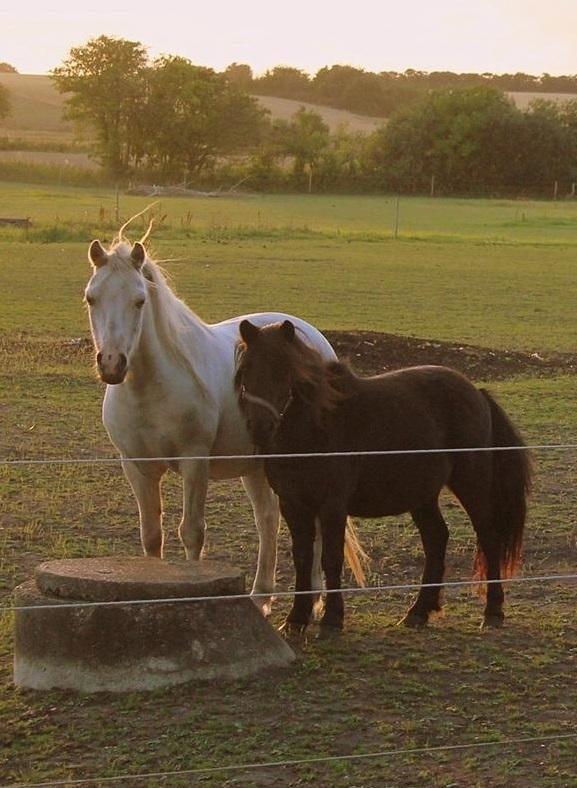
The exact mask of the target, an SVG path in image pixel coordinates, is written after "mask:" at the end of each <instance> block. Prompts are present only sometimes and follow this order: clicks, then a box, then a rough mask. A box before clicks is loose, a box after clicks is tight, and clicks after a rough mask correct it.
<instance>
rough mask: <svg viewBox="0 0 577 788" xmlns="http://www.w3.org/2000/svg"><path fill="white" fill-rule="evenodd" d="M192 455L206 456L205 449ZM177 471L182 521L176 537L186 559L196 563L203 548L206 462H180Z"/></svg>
mask: <svg viewBox="0 0 577 788" xmlns="http://www.w3.org/2000/svg"><path fill="white" fill-rule="evenodd" d="M190 454H191V455H193V456H194V454H199V455H202V454H208V450H206V449H198V448H197V449H195V451H191V452H190ZM179 470H180V473H181V475H182V520H181V521H180V526H179V528H178V535H179V537H180V541H181V542H182V545H183V547H184V551H185V553H186V557H187V558H188V559H189V560H193V561H197V560H198V559H199V558H200V554H201V553H202V548H203V546H204V533H205V530H206V525H205V522H204V506H205V502H206V493H207V490H208V471H209V467H208V462H207V461H206V460H181V461H180V462H179Z"/></svg>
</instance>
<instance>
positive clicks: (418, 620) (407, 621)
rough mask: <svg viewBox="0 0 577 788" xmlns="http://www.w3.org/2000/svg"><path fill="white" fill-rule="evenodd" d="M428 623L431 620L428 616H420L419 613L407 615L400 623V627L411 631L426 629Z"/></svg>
mask: <svg viewBox="0 0 577 788" xmlns="http://www.w3.org/2000/svg"><path fill="white" fill-rule="evenodd" d="M428 623H429V620H428V618H427V617H426V616H420V615H419V614H418V613H407V615H406V616H404V618H402V619H401V620H400V621H399V626H401V627H408V628H409V629H424V628H425V627H426V626H427V624H428Z"/></svg>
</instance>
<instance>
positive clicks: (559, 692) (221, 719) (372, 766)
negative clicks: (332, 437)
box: [0, 184, 577, 788]
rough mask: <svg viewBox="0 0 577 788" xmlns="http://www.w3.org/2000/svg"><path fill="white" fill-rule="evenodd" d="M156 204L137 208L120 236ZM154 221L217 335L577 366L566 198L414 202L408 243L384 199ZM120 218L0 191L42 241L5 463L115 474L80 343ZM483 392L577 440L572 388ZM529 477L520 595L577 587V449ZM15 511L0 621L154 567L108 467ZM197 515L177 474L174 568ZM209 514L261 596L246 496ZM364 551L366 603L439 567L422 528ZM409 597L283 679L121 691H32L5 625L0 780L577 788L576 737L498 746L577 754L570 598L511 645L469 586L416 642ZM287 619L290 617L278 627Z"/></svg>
mask: <svg viewBox="0 0 577 788" xmlns="http://www.w3.org/2000/svg"><path fill="white" fill-rule="evenodd" d="M145 204H146V201H145V200H143V199H140V198H128V197H125V196H121V197H120V204H119V213H120V216H121V218H126V217H127V216H129V215H130V214H132V213H134V212H135V211H137V210H139V209H140V208H142V207H143V206H144V205H145ZM154 210H155V213H156V214H157V216H158V219H159V224H158V229H157V231H156V232H155V234H154V240H153V244H152V245H153V249H154V251H155V254H156V257H157V258H159V259H163V260H166V262H165V263H164V266H165V268H166V269H167V270H168V272H169V273H170V275H171V277H172V282H173V285H174V287H175V289H176V290H177V292H178V293H179V294H180V295H182V296H183V297H184V298H185V299H186V300H187V302H188V303H189V304H190V305H191V306H192V307H193V308H194V309H195V310H196V311H197V312H198V313H199V314H200V315H201V316H202V317H203V318H204V319H206V320H208V321H216V320H220V319H223V318H225V317H228V316H230V315H232V314H238V313H241V312H250V311H253V310H258V309H265V308H275V309H283V310H287V311H290V312H294V313H298V314H299V315H302V316H303V317H305V318H308V319H310V320H311V321H313V322H314V323H315V324H316V325H318V326H319V327H320V328H321V329H327V330H328V329H331V330H335V329H339V330H359V329H360V330H371V331H381V332H389V333H393V334H399V335H406V336H418V337H423V338H426V339H429V340H434V341H439V342H441V341H452V342H463V343H465V342H466V343H473V344H477V345H482V346H485V347H489V348H491V349H493V351H494V352H495V353H497V354H501V355H503V356H506V354H507V351H512V350H525V351H529V352H531V353H546V352H551V351H559V352H561V351H563V352H575V351H576V349H577V321H575V301H576V295H577V288H576V286H575V281H576V277H575V260H576V257H577V234H576V233H575V227H576V226H577V225H576V223H575V222H576V220H577V206H574V204H573V203H570V202H559V203H556V204H554V203H525V202H504V201H503V202H483V201H458V200H443V201H441V200H439V201H437V200H434V201H431V200H418V199H416V200H408V199H407V200H403V201H402V202H401V205H400V224H399V235H398V238H397V239H395V238H393V226H394V212H395V205H394V201H393V200H390V199H386V198H366V197H362V198H345V197H342V198H341V197H339V198H332V197H327V198H305V197H267V198H260V197H247V198H243V199H234V200H233V199H224V198H222V199H213V200H194V201H183V200H176V199H174V200H163V202H162V203H161V204H160V205H158V206H156V208H155V209H154ZM115 214H116V206H115V199H114V195H113V194H111V193H110V192H104V191H102V192H95V191H83V190H74V189H55V188H48V187H46V188H39V187H29V186H22V185H12V184H2V185H0V216H10V215H14V216H16V215H24V216H31V217H32V220H33V226H32V228H31V229H30V230H29V231H28V232H25V231H23V230H14V229H8V228H0V391H1V394H0V458H4V459H7V458H12V459H18V458H20V459H22V458H34V457H36V458H39V457H43V458H54V459H55V458H59V457H84V458H86V457H99V456H101V457H104V456H113V455H114V452H113V449H112V448H111V447H110V445H109V443H108V441H107V438H106V436H105V434H104V431H103V428H102V426H101V424H100V403H101V398H102V393H103V389H102V386H101V384H99V383H98V382H97V381H96V379H95V377H94V374H93V371H92V359H91V353H90V349H89V348H88V347H87V346H86V343H85V342H84V341H83V340H85V339H86V338H87V337H88V331H87V324H86V316H85V314H84V310H83V306H82V303H81V297H82V290H83V286H84V283H85V282H86V280H87V277H88V273H89V269H88V264H87V262H86V250H87V244H88V242H89V240H90V239H91V238H92V237H101V238H102V239H103V240H110V238H111V237H112V235H113V234H114V231H115V229H116V217H115ZM140 227H142V225H140ZM138 229H139V228H137V229H135V230H134V231H133V233H134V235H133V237H134V238H137V237H138V231H137V230H138ZM406 363H407V364H410V363H411V358H407V359H406ZM480 382H481V381H480ZM482 382H483V383H485V384H488V385H489V386H490V387H491V389H492V390H493V391H494V392H495V393H496V395H497V396H498V398H499V399H500V401H501V403H502V404H503V405H504V407H505V408H506V410H507V411H508V412H509V413H510V414H511V416H512V417H513V418H514V420H515V421H516V422H517V424H518V425H519V426H520V427H521V429H522V431H523V433H524V435H525V437H526V439H527V441H528V442H529V443H532V444H549V443H577V414H576V409H575V407H574V405H575V384H576V382H577V381H576V380H575V378H574V377H573V376H572V375H563V376H559V375H556V376H552V375H551V374H549V375H545V374H541V375H540V376H539V377H537V376H536V375H530V374H526V375H523V376H517V377H514V378H509V379H505V380H499V381H490V380H489V381H482ZM535 464H536V482H535V491H534V494H533V498H532V503H531V513H530V519H529V523H528V528H527V541H526V557H525V566H524V570H523V571H524V574H525V575H527V576H532V575H549V574H561V573H572V572H574V571H575V556H576V549H577V544H576V538H577V517H576V514H575V512H576V511H577V506H576V504H577V500H576V498H577V496H576V494H575V489H574V487H575V472H576V468H577V451H575V450H566V451H560V450H557V451H538V452H535ZM103 493H104V494H103ZM0 498H1V501H2V503H1V507H0V593H1V598H2V600H3V604H4V605H7V604H9V602H10V594H11V590H12V588H13V587H14V586H15V585H16V584H17V583H19V582H21V581H22V580H24V579H25V578H27V577H28V576H29V574H30V572H31V571H32V569H33V567H34V565H35V564H36V563H38V562H39V561H41V560H45V559H48V558H56V557H76V556H88V555H103V554H112V555H126V554H128V555H133V554H137V553H138V552H139V550H140V547H139V538H138V528H137V516H136V506H135V503H134V501H133V499H132V497H131V494H130V491H129V489H128V485H127V483H126V482H125V480H124V478H123V476H122V474H121V472H120V470H119V469H118V468H117V467H115V466H112V467H111V466H98V465H91V466H82V467H80V468H76V467H73V466H63V465H54V466H40V467H30V466H22V467H20V466H19V467H13V466H9V465H5V464H4V465H0ZM444 504H445V506H444V509H445V513H446V516H447V519H448V522H449V526H450V530H451V541H450V543H449V561H448V579H451V580H457V579H466V578H468V577H469V575H470V565H471V558H472V553H473V548H474V542H473V538H472V533H471V528H470V526H469V524H468V522H467V521H466V520H465V518H464V516H463V515H462V513H461V511H460V509H459V508H458V507H457V506H456V504H455V503H454V502H453V501H452V500H451V499H449V498H447V499H446V500H445V501H444ZM179 507H180V490H179V487H178V483H177V479H176V478H175V477H170V478H169V480H168V482H167V484H166V490H165V509H166V530H167V534H168V555H169V556H172V557H176V556H179V555H180V551H179V547H178V544H177V538H176V525H177V522H178V519H179V516H180V512H179ZM207 519H208V524H209V531H208V548H207V552H208V557H210V558H215V559H226V560H228V561H230V562H232V563H234V564H237V565H239V566H242V567H243V569H245V571H246V572H247V578H248V580H249V581H250V579H251V576H252V572H253V571H254V565H255V558H256V533H255V529H254V526H253V525H252V522H251V515H250V510H249V506H248V503H247V501H246V499H245V498H244V497H243V495H242V492H241V489H240V485H239V484H237V483H236V482H221V483H218V484H213V485H212V486H211V491H210V495H209V505H208V512H207ZM359 530H360V534H361V536H362V539H363V543H364V545H365V547H366V549H367V550H368V552H369V553H370V554H371V556H372V559H373V560H372V564H371V575H370V582H371V583H372V584H395V583H411V582H415V581H416V580H418V578H419V576H420V571H421V549H420V546H419V543H418V537H417V534H416V533H415V531H414V529H413V527H412V526H411V525H410V523H409V520H408V519H407V518H406V517H400V518H389V519H387V520H386V521H378V520H375V521H370V522H369V521H367V522H364V523H362V524H361V525H360V528H359ZM279 561H280V567H279V576H278V585H279V588H290V587H291V583H292V569H291V562H290V555H289V544H288V540H287V536H286V532H285V531H284V530H283V534H282V540H281V548H280V555H279ZM410 598H411V594H410V593H408V592H406V591H398V592H388V593H380V594H370V595H367V596H362V597H360V596H359V597H355V598H354V599H350V600H349V601H348V619H347V628H346V631H345V633H344V634H343V636H342V637H341V638H340V640H339V641H338V642H335V643H330V644H326V643H320V642H317V641H315V640H314V638H313V637H311V638H310V639H309V640H307V641H304V642H302V643H300V644H299V645H298V660H297V662H296V664H295V665H294V666H293V667H291V668H290V669H289V670H287V671H284V672H273V673H270V674H267V675H264V676H263V677H261V678H259V679H252V680H247V681H242V682H236V683H231V684H218V683H207V684H198V685H186V686H184V687H179V688H176V689H174V690H163V691H157V692H153V693H150V694H145V695H142V694H131V695H123V696H114V695H109V694H101V695H95V696H77V695H74V694H72V693H68V692H49V693H33V692H30V691H22V690H15V689H14V687H13V686H12V684H11V671H12V664H11V659H12V618H11V614H10V613H4V614H3V616H2V618H1V620H0V741H1V742H2V745H3V746H2V748H1V750H0V776H1V779H0V782H1V783H2V784H13V783H17V782H19V783H24V784H33V783H38V782H43V781H57V780H71V781H73V780H74V779H78V780H80V779H91V780H93V783H92V784H94V785H99V784H104V783H103V782H102V781H103V780H104V779H106V778H111V777H114V776H118V775H125V776H127V775H128V776H129V775H132V777H131V778H130V779H128V778H127V779H125V780H124V781H122V782H118V784H119V785H121V784H128V785H135V786H140V785H155V784H163V785H170V786H179V785H191V784H194V785H210V786H221V785H242V786H273V785H274V786H296V785H315V786H321V787H323V788H324V787H325V786H326V788H328V787H329V786H335V785H339V786H341V785H342V786H358V787H359V788H360V787H361V786H375V788H376V786H383V785H394V786H397V785H399V786H405V785H411V786H432V785H433V786H449V785H453V786H487V785H491V786H526V785H529V784H531V785H535V784H539V785H544V786H561V785H563V786H565V785H574V784H577V752H576V748H575V740H573V739H566V740H558V741H554V742H546V741H545V742H542V743H534V742H528V743H525V744H506V742H507V741H508V740H515V739H519V738H528V737H529V738H530V737H537V738H545V737H548V736H555V735H557V734H573V733H574V734H575V735H576V737H577V728H576V727H575V720H574V712H573V700H572V698H573V697H574V695H575V691H576V689H577V687H576V680H575V669H576V667H577V666H576V657H577V627H576V621H575V604H576V601H577V593H576V588H575V584H574V583H569V582H564V583H561V582H548V583H539V584H536V583H527V584H518V585H513V586H511V587H510V588H509V590H508V605H507V612H508V621H507V626H506V627H505V628H504V629H503V630H500V631H491V632H480V631H479V629H478V625H479V623H480V620H481V612H482V606H481V603H480V602H479V600H478V599H477V598H476V597H474V596H472V595H471V594H470V592H469V591H468V590H467V589H458V590H457V589H452V590H448V591H447V593H446V603H447V604H446V614H445V615H444V616H443V617H440V618H439V619H438V620H436V621H435V622H434V623H432V624H431V626H430V627H429V628H428V629H427V630H426V631H424V632H413V631H408V630H405V629H402V628H399V627H397V626H396V622H397V621H398V620H399V619H400V618H401V616H402V614H403V611H404V610H405V609H406V607H407V606H408V605H409V603H410ZM285 612H286V603H285V602H281V601H280V600H279V601H278V603H277V605H276V607H275V610H274V612H273V623H274V624H276V625H278V624H280V622H281V621H282V617H283V614H284V613H285ZM491 743H493V744H492V746H486V747H485V746H483V747H475V746H470V747H468V748H467V747H465V748H464V749H445V750H438V751H435V750H431V751H430V752H428V753H423V752H412V753H411V752H408V753H407V752H401V751H406V750H413V751H416V750H421V749H422V748H436V747H454V746H461V745H481V744H483V745H485V744H491ZM499 743H500V744H499ZM378 751H393V752H396V753H397V754H391V755H388V756H383V757H381V758H377V757H371V758H366V759H359V760H357V761H338V760H337V761H330V762H327V763H316V764H315V763H312V764H308V765H301V766H285V767H267V768H265V767H263V768H254V769H250V770H247V771H234V770H230V771H222V772H205V773H203V774H194V775H188V776H181V777H178V776H171V777H165V778H162V780H161V779H160V778H151V779H146V778H143V777H140V778H139V777H138V776H137V775H139V774H144V773H150V772H165V771H172V770H187V769H188V770H192V769H211V768H214V767H227V766H232V765H235V764H247V763H262V762H270V761H285V760H293V759H307V758H318V757H322V756H335V755H362V754H366V753H374V752H378ZM135 775H136V776H135ZM114 784H116V782H115V783H114Z"/></svg>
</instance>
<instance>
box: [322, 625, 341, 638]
mask: <svg viewBox="0 0 577 788" xmlns="http://www.w3.org/2000/svg"><path fill="white" fill-rule="evenodd" d="M342 632H343V628H342V627H339V626H336V627H335V626H331V625H330V624H321V625H320V627H319V631H318V633H317V636H316V639H317V640H335V639H336V638H338V637H339V636H340V635H342Z"/></svg>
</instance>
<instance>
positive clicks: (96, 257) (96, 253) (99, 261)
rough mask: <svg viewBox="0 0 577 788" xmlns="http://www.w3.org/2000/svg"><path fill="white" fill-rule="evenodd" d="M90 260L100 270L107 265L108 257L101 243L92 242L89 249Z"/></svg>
mask: <svg viewBox="0 0 577 788" xmlns="http://www.w3.org/2000/svg"><path fill="white" fill-rule="evenodd" d="M88 259H89V261H90V262H91V263H92V265H93V266H94V267H95V268H100V267H101V266H103V265H106V263H107V261H108V255H107V254H106V252H105V250H104V247H103V246H102V244H101V243H100V241H92V243H91V244H90V246H89V248H88Z"/></svg>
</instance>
